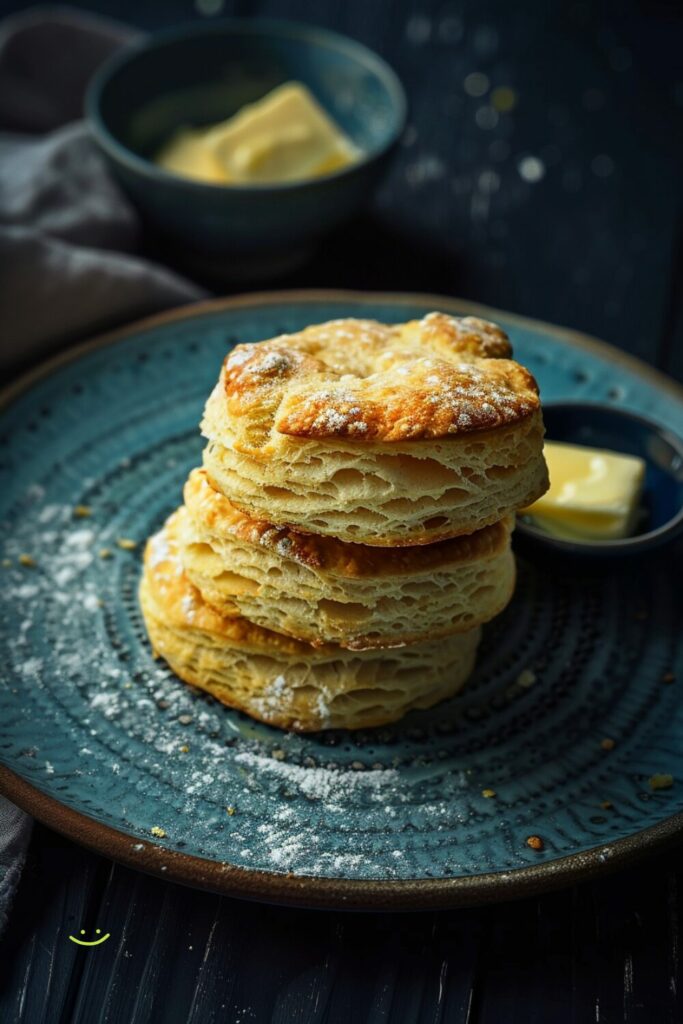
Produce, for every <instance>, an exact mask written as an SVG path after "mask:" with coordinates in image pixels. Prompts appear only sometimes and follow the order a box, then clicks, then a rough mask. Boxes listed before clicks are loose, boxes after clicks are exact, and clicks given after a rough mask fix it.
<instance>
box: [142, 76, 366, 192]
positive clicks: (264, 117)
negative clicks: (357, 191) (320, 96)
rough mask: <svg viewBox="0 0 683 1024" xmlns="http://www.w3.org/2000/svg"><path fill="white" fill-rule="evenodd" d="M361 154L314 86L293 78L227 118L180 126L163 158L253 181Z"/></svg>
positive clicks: (311, 172) (294, 174) (203, 173)
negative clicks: (210, 124)
mask: <svg viewBox="0 0 683 1024" xmlns="http://www.w3.org/2000/svg"><path fill="white" fill-rule="evenodd" d="M359 156H360V151H359V150H358V148H357V147H356V146H355V145H354V144H353V143H352V142H351V140H350V139H349V138H347V136H346V135H344V133H343V132H342V131H341V130H340V129H339V128H338V127H337V125H336V124H335V123H334V121H332V119H331V118H330V117H328V115H327V114H326V113H325V111H324V110H323V108H322V107H321V106H320V104H319V103H318V102H317V101H316V99H315V98H314V97H313V96H312V94H311V93H310V92H309V90H308V89H307V88H306V87H305V86H303V85H301V84H300V83H298V82H288V83H286V84H285V85H281V86H279V87H278V88H277V89H273V91H272V92H270V93H268V95H267V96H264V98H263V99H261V100H259V101H258V102H257V103H251V104H249V105H248V106H246V107H244V108H243V109H242V110H241V111H239V113H237V114H235V116H234V117H231V118H230V119H229V120H227V121H224V122H222V123H221V124H218V125H214V126H213V127H210V128H206V129H203V130H189V129H188V130H183V131H180V132H178V133H177V134H176V135H175V136H174V137H173V138H172V139H171V140H170V141H169V143H168V144H167V145H166V146H165V147H164V148H163V149H162V150H161V152H160V153H159V155H158V156H157V163H158V164H159V165H160V166H161V167H164V168H165V169H166V170H169V171H174V172H175V173H176V174H183V175H185V176H187V177H191V178H197V179H200V180H203V181H211V182H214V183H215V182H218V183H221V184H224V185H230V184H239V185H248V184H268V183H271V184H274V183H278V182H288V181H300V180H302V179H305V178H315V177H319V176H320V175H323V174H329V173H331V172H332V171H336V170H338V169H339V168H341V167H345V166H346V165H347V164H350V163H354V162H355V161H356V160H358V158H359Z"/></svg>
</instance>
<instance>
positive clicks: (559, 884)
mask: <svg viewBox="0 0 683 1024" xmlns="http://www.w3.org/2000/svg"><path fill="white" fill-rule="evenodd" d="M0 794H2V795H3V796H5V797H7V799H8V800H11V801H12V802H13V803H14V804H16V806H17V807H20V808H21V809H22V810H24V811H26V812H27V813H29V814H30V815H31V816H32V817H33V818H35V819H36V820H37V821H40V822H41V824H43V825H47V826H48V828H52V829H54V830H55V832H59V833H60V834H61V835H64V836H66V837H67V838H68V839H71V840H73V841H74V842H76V843H78V844H79V845H81V846H85V847H87V848H88V849H89V850H92V851H93V852H94V853H97V854H99V855H100V856H105V857H108V858H109V859H110V860H114V861H116V862H118V863H120V864H123V865H124V866H125V867H128V868H132V869H133V870H136V871H143V872H145V873H146V874H149V875H153V876H155V877H157V878H161V879H163V880H164V881H167V882H177V883H180V884H181V885H188V886H190V887H192V888H195V889H204V890H208V891H210V892H215V893H218V894H220V895H222V896H228V897H231V898H234V899H243V900H250V901H253V902H260V903H271V904H277V905H279V906H289V907H301V908H307V909H315V910H354V911H385V912H386V911H389V912H405V911H420V910H449V909H455V908H457V907H471V906H482V905H484V904H489V903H503V902H506V901H509V900H512V899H523V898H524V897H527V896H534V895H540V894H541V893H545V892H550V891H552V890H554V889H561V888H565V887H567V886H569V885H574V884H576V883H577V882H585V881H588V880H590V879H593V878H596V877H599V876H602V875H606V874H610V873H612V872H615V871H617V870H620V869H623V868H626V867H629V866H631V865H632V864H634V863H636V862H637V861H638V860H640V859H642V857H643V856H645V855H646V854H647V853H653V852H655V851H658V852H660V851H662V850H664V849H665V848H667V847H668V846H673V845H674V844H675V843H676V842H677V840H680V832H681V830H682V829H683V811H679V812H677V813H676V814H674V815H670V816H669V817H668V818H664V819H662V821H660V822H657V824H655V825H650V826H648V827H647V828H645V829H641V830H639V831H638V832H634V833H633V834H632V835H630V836H624V837H622V838H621V839H616V840H614V841H613V842H611V843H602V844H600V845H599V846H594V847H590V848H589V849H588V850H583V851H581V852H579V853H570V854H566V855H565V856H564V857H558V858H556V859H555V860H551V861H543V862H542V863H539V864H532V865H528V866H526V867H521V868H513V869H511V870H509V871H492V872H485V873H483V874H479V875H460V876H456V877H451V878H408V879H387V880H381V879H349V878H330V877H323V876H319V875H298V874H294V873H292V872H287V873H277V872H273V871H260V870H254V869H250V868H242V867H239V866H238V865H236V864H230V863H229V862H227V861H225V862H223V861H215V860H209V859H207V858H204V857H196V856H194V855H193V854H188V853H182V852H180V851H177V850H170V849H168V847H165V846H163V845H162V844H161V843H156V842H152V841H150V840H149V839H143V838H142V837H139V836H133V835H131V834H129V833H126V832H121V831H120V830H119V829H115V828H113V827H112V826H111V825H107V824H105V823H104V822H100V821H97V820H96V819H95V818H92V817H90V816H89V815H87V814H84V813H83V812H82V811H77V810H75V809H74V808H72V807H69V806H68V805H67V804H62V803H60V802H59V801H58V800H57V799H56V798H55V797H52V796H50V795H49V794H48V793H45V792H43V790H41V789H38V788H37V787H36V786H34V785H33V784H32V783H30V782H28V781H27V780H26V779H24V778H22V776H20V775H17V774H16V772H14V771H13V770H12V769H10V768H7V767H6V766H5V765H2V764H0ZM140 847H142V849H140Z"/></svg>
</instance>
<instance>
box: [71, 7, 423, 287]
mask: <svg viewBox="0 0 683 1024" xmlns="http://www.w3.org/2000/svg"><path fill="white" fill-rule="evenodd" d="M86 114H87V118H88V122H89V125H90V130H91V132H92V135H93V138H94V139H95V141H96V143H97V145H98V146H99V148H100V150H101V151H102V153H103V155H104V157H105V159H106V161H107V163H108V165H109V168H110V170H111V173H112V174H113V176H114V177H115V178H116V180H117V181H118V183H119V184H120V186H121V187H122V188H123V189H124V191H125V192H126V193H127V194H128V196H129V197H130V199H131V200H132V202H133V203H134V204H135V206H136V207H137V209H138V211H139V213H140V216H141V218H142V220H143V223H144V226H145V228H146V230H147V232H148V236H149V238H150V239H155V240H156V241H157V242H158V243H160V244H162V245H163V246H164V253H165V258H166V259H168V260H169V261H170V262H172V263H175V264H176V266H178V267H179V268H180V269H181V270H184V271H187V272H189V273H191V274H192V275H193V276H195V277H198V278H199V279H201V280H204V281H205V282H206V283H207V284H210V285H213V286H217V285H220V284H223V283H225V282H239V281H249V282H250V283H251V282H255V281H257V280H265V279H267V278H271V277H274V276H277V275H279V274H283V273H286V272H289V271H291V270H294V269H296V267H297V266H299V265H301V264H302V263H303V262H304V261H305V260H306V259H307V258H308V257H309V256H310V255H311V254H312V253H313V251H314V249H315V246H316V244H317V243H318V242H319V241H320V239H321V238H322V237H323V236H324V234H325V233H326V232H328V231H330V230H331V229H333V228H335V227H338V226H339V225H340V224H342V223H344V222H345V221H346V220H348V219H349V218H350V217H352V216H353V215H354V214H355V213H356V212H357V211H358V210H359V209H360V208H361V207H362V206H363V204H364V203H365V202H367V201H368V200H369V198H370V197H371V195H372V192H373V190H374V188H375V186H376V185H377V183H378V182H379V180H380V178H381V176H382V174H383V173H384V171H385V169H386V167H387V164H388V161H389V158H390V156H391V154H392V152H393V150H394V148H395V147H396V144H397V143H398V140H399V138H400V136H401V134H402V131H403V128H404V125H405V118H406V101H405V96H404V92H403V89H402V87H401V84H400V82H399V81H398V79H397V77H396V75H395V74H394V72H393V71H392V70H391V68H390V67H388V65H387V64H386V63H385V62H384V61H383V60H382V59H381V57H379V56H378V55H377V54H375V53H373V52H372V51H371V50H368V49H367V47H365V46H363V45H361V44H360V43H357V42H355V41H354V40H352V39H348V38H346V37H344V36H340V35H337V34H336V33H333V32H328V31H326V30H323V29H318V28H314V27H312V26H308V25H301V24H296V23H294V22H286V21H270V20H265V19H264V20H262V19H247V18H244V19H240V18H234V19H226V20H224V21H218V22H212V23H210V24H202V25H191V26H189V27H184V28H182V27H181V28H177V29H171V30H169V31H166V32H161V33H158V34H156V35H154V36H152V37H150V38H149V39H148V40H145V41H144V42H141V43H136V44H134V45H133V46H131V47H128V48H126V49H125V50H123V51H121V52H119V53H117V54H115V55H114V56H113V57H111V58H110V59H109V60H108V61H107V62H106V63H105V64H104V65H103V67H102V68H101V69H100V70H99V71H98V72H97V74H96V75H95V77H94V79H93V81H92V82H91V83H90V86H89V89H88V93H87V96H86Z"/></svg>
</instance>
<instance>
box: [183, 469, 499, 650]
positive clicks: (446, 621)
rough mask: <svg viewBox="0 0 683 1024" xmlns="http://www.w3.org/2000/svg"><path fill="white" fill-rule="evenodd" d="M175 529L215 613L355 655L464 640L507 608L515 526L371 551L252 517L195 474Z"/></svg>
mask: <svg viewBox="0 0 683 1024" xmlns="http://www.w3.org/2000/svg"><path fill="white" fill-rule="evenodd" d="M184 497H185V507H184V508H181V509H179V511H178V520H177V524H178V525H177V530H178V537H179V543H180V551H181V561H182V563H183V567H184V569H185V572H186V573H187V576H188V577H189V579H190V580H191V582H192V583H194V584H195V586H196V587H197V588H198V589H199V590H200V591H201V594H202V597H203V598H204V599H205V600H206V601H207V602H208V603H209V604H211V605H213V606H214V607H215V608H216V609H217V610H219V611H220V612H221V614H223V615H228V616H230V615H241V616H243V617H244V618H247V619H249V620H250V621H251V622H255V623H257V624H258V625H260V626H263V627H264V628H265V629H270V630H275V631H276V632H278V633H285V634H287V635H289V636H294V637H298V638H299V639H302V640H306V641H307V642H308V643H311V644H314V645H319V644H321V643H336V644H339V645H340V646H342V647H347V648H350V649H354V650H364V649H367V648H371V647H388V646H396V645H397V644H402V643H415V642H417V641H420V640H427V639H436V638H438V637H443V636H448V635H450V634H451V633H462V632H466V631H468V630H470V629H472V628H473V627H474V626H478V625H480V624H482V623H484V622H488V621H489V619H492V618H493V617H494V616H495V615H497V614H498V613H499V612H500V611H502V610H503V608H504V607H505V606H506V605H507V603H508V601H509V600H510V598H511V596H512V592H513V589H514V583H515V562H514V556H513V554H512V551H511V549H510V533H511V530H512V527H513V520H512V517H508V518H507V519H505V520H502V521H501V522H500V523H496V524H494V525H493V526H489V527H486V528H485V529H483V530H479V531H477V532H476V533H474V534H472V535H471V536H467V537H457V538H454V539H452V540H446V541H441V542H440V543H437V544H431V545H429V546H428V547H424V548H416V547H413V548H397V549H393V548H372V547H367V546H365V545H362V544H347V543H344V542H342V541H338V540H335V539H334V538H332V537H316V536H312V535H310V534H302V533H296V532H295V531H293V530H291V529H289V528H287V527H274V526H272V525H271V524H270V523H267V522H265V521H259V520H254V519H250V518H249V517H248V516H246V515H245V514H244V513H242V512H240V511H239V510H238V509H236V508H235V507H234V506H233V505H231V504H230V502H229V501H228V500H227V498H225V497H224V496H223V495H222V494H220V493H219V492H218V491H216V490H215V489H214V488H213V487H212V486H211V484H210V482H209V481H208V479H207V477H206V472H205V471H204V470H202V469H198V470H193V471H192V473H191V474H190V476H189V478H188V480H187V483H186V484H185V490H184Z"/></svg>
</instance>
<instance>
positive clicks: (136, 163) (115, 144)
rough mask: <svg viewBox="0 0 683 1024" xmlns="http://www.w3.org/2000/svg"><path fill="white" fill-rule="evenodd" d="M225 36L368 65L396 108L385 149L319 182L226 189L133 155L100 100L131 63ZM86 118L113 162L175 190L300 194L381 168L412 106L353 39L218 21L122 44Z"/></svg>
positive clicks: (287, 24) (105, 67) (270, 22)
mask: <svg viewBox="0 0 683 1024" xmlns="http://www.w3.org/2000/svg"><path fill="white" fill-rule="evenodd" d="M221 32H224V33H230V32H233V33H235V34H238V35H239V34H244V35H250V36H269V35H270V36H276V37H279V38H285V39H294V40H298V41H302V42H305V43H309V44H313V45H314V46H318V47H320V46H322V47H327V48H329V49H333V50H336V51H338V52H342V53H345V54H346V55H347V56H351V57H353V58H354V59H355V60H357V61H359V62H360V63H362V64H364V65H365V66H366V67H367V68H369V70H370V71H372V73H373V74H375V75H376V76H377V77H378V78H379V79H380V80H381V82H382V83H383V85H384V86H385V88H386V89H387V92H388V93H389V95H390V98H391V102H392V106H393V109H394V112H395V124H394V127H393V129H392V131H391V132H390V134H389V137H388V138H387V139H386V141H385V142H383V143H382V145H381V146H377V147H376V148H372V149H370V150H364V151H363V152H362V155H361V157H360V159H358V160H356V161H354V162H353V163H351V164H347V165H346V166H345V167H341V168H339V169H338V170H335V171H330V172H329V173H328V174H322V175H319V176H316V177H315V178H302V179H301V180H297V181H290V182H280V183H276V182H263V183H261V184H259V183H249V184H241V183H238V184H222V183H218V182H207V181H198V180H196V179H194V178H187V177H185V176H184V175H182V174H175V173H174V172H172V171H167V170H165V169H164V168H162V167H159V166H157V165H156V164H155V163H153V162H152V161H151V160H148V159H146V158H145V157H142V156H139V155H138V154H137V153H135V152H134V151H133V150H132V149H129V147H128V146H126V145H125V144H124V143H123V142H121V141H120V140H119V139H118V138H117V137H116V135H114V134H113V132H111V131H110V130H109V127H108V126H107V123H106V121H105V119H104V117H103V115H102V110H101V100H102V94H103V91H104V89H105V88H106V86H107V85H108V83H109V82H110V81H111V79H112V78H113V77H114V76H115V75H116V73H117V72H118V71H120V70H121V68H123V67H125V65H126V64H128V63H129V61H131V60H133V59H135V58H136V57H139V56H140V55H141V54H145V53H148V52H151V51H154V50H161V49H163V48H164V47H166V46H169V45H170V44H172V43H177V42H182V40H184V39H187V38H189V37H197V36H209V35H214V34H220V33H221ZM84 109H85V116H86V120H87V123H88V126H89V128H90V130H91V132H92V134H93V135H94V137H95V140H96V141H97V143H98V144H99V145H100V146H101V148H102V149H103V150H104V151H105V153H107V155H109V156H110V157H112V158H113V159H114V160H116V161H118V162H120V163H123V164H124V165H126V166H127V167H128V169H129V170H132V171H134V172H135V173H136V174H141V175H142V176H144V177H146V178H149V179H150V180H153V181H157V182H158V181H159V179H161V181H164V182H168V183H173V182H175V183H176V184H178V183H181V184H182V185H183V186H185V187H189V188H191V189H193V190H197V191H199V192H204V193H205V194H206V195H211V194H213V195H216V194H221V193H222V194H225V193H226V191H227V192H228V193H234V194H241V195H246V194H250V193H251V194H253V195H264V194H266V193H268V192H295V191H297V190H299V189H310V188H311V187H315V186H320V185H325V184H327V183H328V182H330V181H334V180H336V179H338V178H343V177H346V176H349V175H351V174H354V173H358V172H359V171H361V170H362V169H363V168H364V167H368V166H370V165H371V164H374V163H375V162H377V161H378V160H379V159H381V157H383V156H384V155H385V154H387V153H389V152H390V151H391V150H392V149H393V148H394V146H396V144H397V143H398V141H399V139H400V137H401V135H402V134H403V131H404V130H405V126H406V123H407V119H408V101H407V98H406V93H405V89H404V88H403V85H402V83H401V80H400V78H399V77H398V75H397V74H396V72H395V71H394V69H393V68H392V67H391V66H390V65H389V64H388V63H387V62H386V61H385V60H384V58H383V57H381V56H380V55H379V54H378V53H376V52H375V51H374V50H371V49H370V47H368V46H366V45H365V44H364V43H361V42H359V41H358V40H356V39H353V38H352V37H351V36H346V35H343V34H342V33H340V32H334V31H332V30H331V29H327V28H321V27H319V26H317V25H310V24H308V23H307V22H301V21H294V20H290V19H286V18H258V17H257V18H239V17H235V18H219V19H217V20H216V21H212V22H210V23H208V24H207V23H201V22H200V23H196V22H185V23H183V24H180V25H174V26H173V27H172V28H167V29H162V30H161V31H159V32H154V33H153V34H152V35H151V36H149V37H146V38H143V39H136V40H134V41H132V42H130V43H127V44H124V46H123V47H121V49H118V50H116V51H115V52H114V53H113V54H112V55H111V56H110V57H108V58H107V59H106V60H105V61H104V62H103V63H102V64H101V65H100V67H99V68H98V69H97V71H96V72H95V73H94V75H93V76H92V77H91V79H90V81H89V82H88V85H87V88H86V93H85V100H84Z"/></svg>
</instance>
